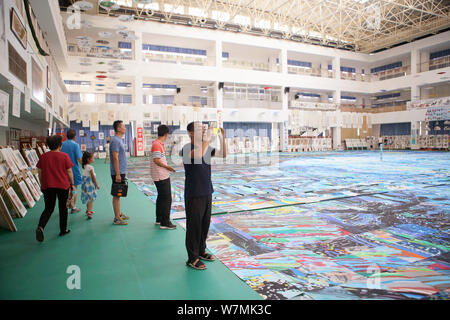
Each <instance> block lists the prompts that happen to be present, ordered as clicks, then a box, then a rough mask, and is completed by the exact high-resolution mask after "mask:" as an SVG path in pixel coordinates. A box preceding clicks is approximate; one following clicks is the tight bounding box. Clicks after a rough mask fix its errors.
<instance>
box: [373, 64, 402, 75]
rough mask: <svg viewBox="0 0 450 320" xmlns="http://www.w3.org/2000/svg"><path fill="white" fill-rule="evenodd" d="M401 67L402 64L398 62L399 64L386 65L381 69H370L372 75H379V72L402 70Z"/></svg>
mask: <svg viewBox="0 0 450 320" xmlns="http://www.w3.org/2000/svg"><path fill="white" fill-rule="evenodd" d="M401 66H402V62H401V61H398V62H394V63H391V64H386V65H383V66H380V67H376V68H372V69H370V73H378V72H382V71H386V70H391V69H395V68H400V67H401Z"/></svg>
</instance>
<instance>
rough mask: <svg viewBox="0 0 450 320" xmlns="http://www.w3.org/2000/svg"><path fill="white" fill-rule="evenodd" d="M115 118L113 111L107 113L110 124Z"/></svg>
mask: <svg viewBox="0 0 450 320" xmlns="http://www.w3.org/2000/svg"><path fill="white" fill-rule="evenodd" d="M115 118H116V114H115V113H114V111H108V122H109V123H111V124H112V123H113V122H114V120H115Z"/></svg>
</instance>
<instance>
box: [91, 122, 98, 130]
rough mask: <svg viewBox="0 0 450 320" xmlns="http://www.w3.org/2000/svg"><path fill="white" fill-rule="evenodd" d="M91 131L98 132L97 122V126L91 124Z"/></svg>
mask: <svg viewBox="0 0 450 320" xmlns="http://www.w3.org/2000/svg"><path fill="white" fill-rule="evenodd" d="M90 128H91V131H98V129H99V128H98V122H97V124H91V127H90Z"/></svg>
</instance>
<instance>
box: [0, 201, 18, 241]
mask: <svg viewBox="0 0 450 320" xmlns="http://www.w3.org/2000/svg"><path fill="white" fill-rule="evenodd" d="M0 227H1V228H3V229H7V230H10V231H12V232H15V231H17V227H16V224H15V223H14V221H13V219H12V217H11V214H10V212H9V209H8V206H7V205H6V203H5V201H4V200H3V196H1V195H0Z"/></svg>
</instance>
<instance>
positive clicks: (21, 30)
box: [10, 8, 27, 49]
mask: <svg viewBox="0 0 450 320" xmlns="http://www.w3.org/2000/svg"><path fill="white" fill-rule="evenodd" d="M10 22H11V25H10V28H11V31H12V33H13V34H14V36H15V37H16V38H17V40H19V42H20V44H21V45H22V47H23V48H24V49H26V48H27V30H26V29H25V26H24V25H23V23H22V21H21V20H20V18H19V16H18V14H17V12H16V11H15V10H14V8H11V15H10Z"/></svg>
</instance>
